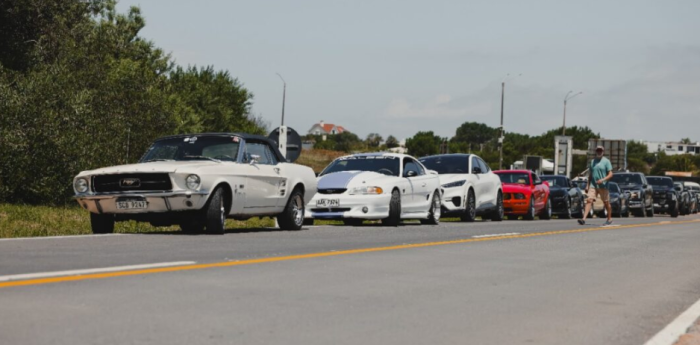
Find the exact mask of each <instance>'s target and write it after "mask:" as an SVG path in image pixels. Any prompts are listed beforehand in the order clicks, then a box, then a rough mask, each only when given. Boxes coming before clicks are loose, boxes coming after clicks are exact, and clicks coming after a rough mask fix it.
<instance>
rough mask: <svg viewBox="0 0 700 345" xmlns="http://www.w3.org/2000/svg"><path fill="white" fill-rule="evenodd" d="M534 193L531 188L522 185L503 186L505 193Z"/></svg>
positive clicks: (507, 184)
mask: <svg viewBox="0 0 700 345" xmlns="http://www.w3.org/2000/svg"><path fill="white" fill-rule="evenodd" d="M531 191H532V189H531V188H530V186H524V185H521V184H514V183H504V184H503V193H523V194H529V193H530V192H531Z"/></svg>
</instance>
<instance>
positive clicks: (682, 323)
mask: <svg viewBox="0 0 700 345" xmlns="http://www.w3.org/2000/svg"><path fill="white" fill-rule="evenodd" d="M698 317H700V300H698V301H697V302H695V303H694V304H693V305H691V306H690V308H688V310H686V311H684V312H683V314H681V315H679V316H678V317H677V318H676V319H675V320H673V321H672V322H671V323H669V324H668V326H666V327H665V328H664V329H662V330H661V332H659V333H656V335H655V336H654V337H653V338H651V339H649V341H647V342H646V343H644V345H672V344H674V343H675V342H676V341H677V340H678V338H680V336H681V335H683V334H685V333H686V332H687V331H688V328H689V327H690V326H692V325H693V323H694V322H695V320H697V319H698Z"/></svg>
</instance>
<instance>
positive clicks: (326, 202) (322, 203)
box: [316, 199, 340, 207]
mask: <svg viewBox="0 0 700 345" xmlns="http://www.w3.org/2000/svg"><path fill="white" fill-rule="evenodd" d="M338 206H340V200H338V199H318V200H316V207H338Z"/></svg>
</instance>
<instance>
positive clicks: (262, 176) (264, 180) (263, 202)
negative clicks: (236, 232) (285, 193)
mask: <svg viewBox="0 0 700 345" xmlns="http://www.w3.org/2000/svg"><path fill="white" fill-rule="evenodd" d="M244 152H245V153H244V157H243V159H244V163H247V164H249V165H250V167H252V169H249V173H248V174H247V176H246V178H247V179H246V184H247V187H248V190H247V191H246V206H245V208H246V209H248V210H249V211H251V212H258V211H262V212H267V211H269V212H274V211H275V210H276V209H277V208H278V204H279V203H280V198H281V192H280V191H281V189H282V188H283V183H282V182H285V183H286V180H284V178H283V177H282V171H281V168H280V165H281V164H280V163H279V162H278V161H277V159H276V157H275V156H274V154H272V152H271V149H270V146H269V144H268V143H266V142H255V141H252V142H246V143H245V151H244Z"/></svg>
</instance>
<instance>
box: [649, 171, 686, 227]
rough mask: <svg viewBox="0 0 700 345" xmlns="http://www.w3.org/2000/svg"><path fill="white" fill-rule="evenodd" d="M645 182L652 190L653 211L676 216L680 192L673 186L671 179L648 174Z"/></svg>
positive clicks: (678, 208)
mask: <svg viewBox="0 0 700 345" xmlns="http://www.w3.org/2000/svg"><path fill="white" fill-rule="evenodd" d="M647 182H649V184H650V185H651V187H652V189H653V190H654V211H655V212H657V213H668V214H669V215H670V216H671V217H674V218H675V217H678V213H679V210H680V207H679V204H680V193H679V192H678V191H677V190H676V188H674V184H673V180H672V179H671V178H670V177H665V176H649V177H647Z"/></svg>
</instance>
